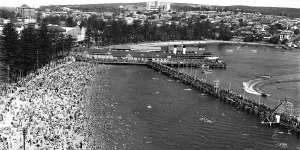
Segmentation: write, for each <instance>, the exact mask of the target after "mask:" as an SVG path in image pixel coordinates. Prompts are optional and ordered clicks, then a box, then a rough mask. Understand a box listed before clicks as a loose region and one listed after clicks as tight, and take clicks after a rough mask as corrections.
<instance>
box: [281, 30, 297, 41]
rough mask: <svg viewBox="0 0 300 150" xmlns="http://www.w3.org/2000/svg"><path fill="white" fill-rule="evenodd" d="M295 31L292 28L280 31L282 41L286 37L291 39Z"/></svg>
mask: <svg viewBox="0 0 300 150" xmlns="http://www.w3.org/2000/svg"><path fill="white" fill-rule="evenodd" d="M293 34H294V32H293V31H290V30H284V31H282V32H281V33H280V35H279V37H280V41H283V40H284V39H287V40H291V38H292V36H293Z"/></svg>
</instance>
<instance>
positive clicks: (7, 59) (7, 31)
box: [1, 23, 20, 77]
mask: <svg viewBox="0 0 300 150" xmlns="http://www.w3.org/2000/svg"><path fill="white" fill-rule="evenodd" d="M2 32H3V49H2V59H1V61H2V63H3V64H4V66H6V67H5V68H7V70H5V72H7V73H8V74H9V76H10V77H13V76H14V74H15V73H16V72H17V70H18V64H19V63H18V62H17V61H18V60H19V59H20V58H19V54H20V43H19V39H18V33H17V31H16V28H15V26H14V24H12V23H8V24H6V25H5V26H4V28H3V31H2Z"/></svg>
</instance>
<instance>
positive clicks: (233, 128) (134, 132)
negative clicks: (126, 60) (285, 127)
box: [91, 66, 300, 150]
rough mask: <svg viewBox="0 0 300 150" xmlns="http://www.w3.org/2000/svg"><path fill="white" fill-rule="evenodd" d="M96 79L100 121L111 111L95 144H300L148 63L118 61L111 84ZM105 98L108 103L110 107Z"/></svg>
mask: <svg viewBox="0 0 300 150" xmlns="http://www.w3.org/2000/svg"><path fill="white" fill-rule="evenodd" d="M97 83H99V84H102V85H97ZM94 84H95V85H94V87H93V90H92V95H94V96H93V98H92V99H91V105H92V106H93V107H92V108H91V109H92V112H93V113H94V120H96V121H97V120H98V121H101V120H103V114H109V116H110V117H108V119H109V120H110V121H108V122H109V123H106V124H108V125H104V126H105V129H104V128H103V126H95V127H94V131H95V132H94V134H96V137H97V134H98V135H99V136H98V137H99V138H96V139H95V140H96V142H95V143H96V144H99V143H101V140H103V139H105V140H106V142H107V144H106V145H108V146H106V147H105V149H128V150H141V149H143V150H183V149H184V150H185V149H186V150H207V149H209V150H214V149H216V150H219V149H228V150H235V149H237V150H240V149H242V150H252V149H253V150H254V149H262V150H273V149H297V148H298V149H299V148H300V142H299V139H297V138H296V137H295V136H293V135H290V134H288V133H287V132H286V131H281V130H279V129H273V128H266V127H261V125H260V124H259V122H258V120H257V119H256V118H255V117H254V116H252V115H249V114H247V113H245V112H240V111H237V110H236V109H234V108H232V107H231V106H229V105H226V104H223V103H222V102H220V101H218V100H217V99H215V98H213V97H209V96H206V95H204V94H202V93H200V92H199V91H195V90H194V89H190V87H189V86H186V85H184V84H182V83H180V82H177V81H173V80H170V79H169V78H167V77H166V76H164V75H162V74H159V73H157V72H154V71H153V70H151V69H148V68H146V67H142V66H113V67H112V68H111V69H110V71H109V72H108V74H107V75H106V83H105V85H103V83H102V82H100V80H98V81H96V82H95V83H94ZM101 87H102V88H104V89H105V90H101V89H102V88H101ZM99 93H101V94H99ZM103 97H104V98H103ZM102 100H105V101H106V102H107V103H108V104H106V107H104V108H103V104H102V103H101V102H100V101H102ZM107 126H108V127H107ZM100 135H101V136H100ZM100 137H102V138H100Z"/></svg>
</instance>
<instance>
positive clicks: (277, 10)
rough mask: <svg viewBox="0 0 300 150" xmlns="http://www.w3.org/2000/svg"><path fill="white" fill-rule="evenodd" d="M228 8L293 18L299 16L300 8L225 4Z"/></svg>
mask: <svg viewBox="0 0 300 150" xmlns="http://www.w3.org/2000/svg"><path fill="white" fill-rule="evenodd" d="M224 8H227V9H229V10H238V9H240V10H243V11H244V12H260V13H262V14H265V15H276V16H287V17H293V18H300V9H298V8H284V7H252V6H242V5H235V6H226V7H224Z"/></svg>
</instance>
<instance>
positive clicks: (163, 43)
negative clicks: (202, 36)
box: [128, 40, 281, 47]
mask: <svg viewBox="0 0 300 150" xmlns="http://www.w3.org/2000/svg"><path fill="white" fill-rule="evenodd" d="M213 43H220V44H242V45H258V46H273V47H277V46H281V45H279V44H271V43H260V42H239V41H221V40H195V41H193V40H192V41H191V40H178V41H165V42H164V41H159V42H145V43H137V44H128V45H129V46H130V45H141V46H147V45H148V46H149V45H151V46H167V45H180V44H187V45H189V44H213Z"/></svg>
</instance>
